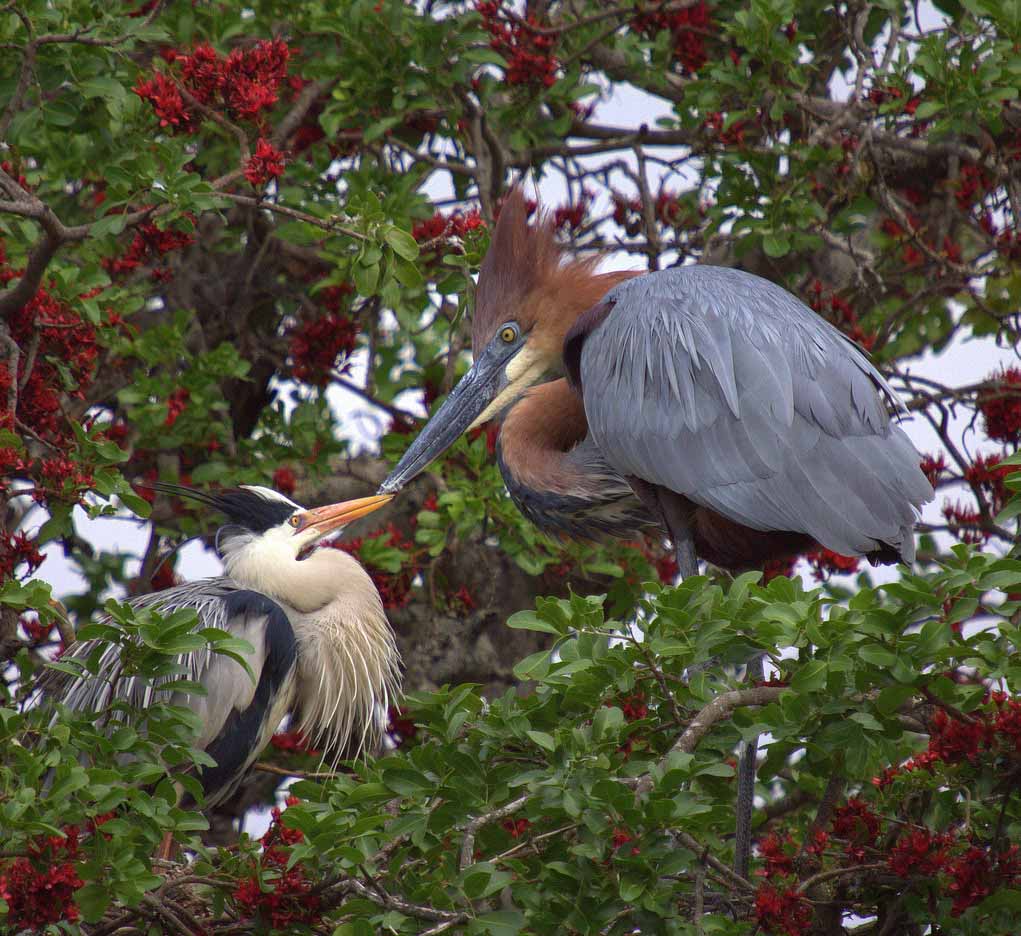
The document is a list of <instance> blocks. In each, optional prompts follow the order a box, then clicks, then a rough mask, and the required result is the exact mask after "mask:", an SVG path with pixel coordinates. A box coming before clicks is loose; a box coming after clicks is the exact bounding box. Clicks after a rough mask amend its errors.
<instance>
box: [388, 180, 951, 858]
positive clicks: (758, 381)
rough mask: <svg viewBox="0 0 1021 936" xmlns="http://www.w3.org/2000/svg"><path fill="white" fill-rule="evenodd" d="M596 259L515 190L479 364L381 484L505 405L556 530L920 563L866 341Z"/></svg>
mask: <svg viewBox="0 0 1021 936" xmlns="http://www.w3.org/2000/svg"><path fill="white" fill-rule="evenodd" d="M597 262H598V258H596V259H592V258H587V259H574V258H570V257H567V256H565V254H564V253H563V251H562V250H561V248H560V247H559V246H558V244H557V241H556V238H555V229H554V225H553V223H552V221H551V220H550V219H549V218H548V217H547V218H545V219H544V218H542V217H540V219H539V220H538V221H537V223H534V224H529V222H528V213H527V209H526V206H525V201H524V198H523V196H522V195H521V193H520V191H513V192H512V193H511V194H510V195H509V197H508V198H507V200H506V201H505V203H504V205H503V207H502V209H501V212H500V216H499V219H498V221H497V224H496V227H495V229H494V231H493V235H492V240H491V242H490V246H489V250H488V252H487V254H486V256H485V259H484V261H483V263H482V268H481V270H480V273H479V280H478V288H477V291H476V305H475V314H474V318H473V321H472V352H473V357H474V363H473V364H472V367H471V368H470V370H469V371H468V372H467V373H466V374H465V376H464V377H463V378H462V379H461V380H460V381H459V383H458V384H457V385H456V386H455V387H454V389H453V391H452V392H451V393H450V395H449V397H448V398H447V400H446V401H445V402H444V404H443V405H442V406H441V407H440V409H439V410H438V411H437V412H436V413H435V414H434V415H433V416H432V418H431V419H430V420H429V422H428V423H427V425H426V426H425V428H424V429H423V430H422V432H421V433H420V434H419V435H418V437H417V438H416V439H415V440H414V442H413V443H412V444H411V446H410V448H409V449H408V450H407V452H406V453H405V454H404V456H403V458H401V460H400V462H399V463H398V464H397V466H396V467H395V468H394V469H393V471H392V472H391V473H390V475H389V476H388V477H387V478H386V480H385V481H384V482H383V485H382V487H381V488H380V491H381V492H384V493H396V492H397V491H399V490H400V489H401V488H402V487H403V486H404V485H405V484H407V483H408V482H409V481H411V480H412V479H413V478H414V477H416V476H417V475H418V474H419V473H420V472H421V471H423V470H424V469H425V468H426V467H427V466H428V465H429V464H430V462H432V461H433V460H434V459H435V458H437V457H438V456H439V455H440V454H442V453H443V452H444V451H445V450H446V449H447V448H448V447H449V446H451V445H452V444H453V443H454V441H455V440H456V439H457V438H458V437H459V436H460V435H461V434H462V433H464V432H465V431H467V430H469V429H472V428H474V427H476V426H479V425H481V424H483V423H485V422H487V421H489V420H492V419H495V420H498V421H499V422H500V432H499V436H498V439H497V455H498V461H499V466H500V470H501V472H502V474H503V477H504V481H505V483H506V486H507V490H508V493H509V494H510V497H511V498H512V499H513V501H514V502H515V503H516V504H517V506H518V507H519V509H520V510H521V511H522V513H524V514H525V515H526V516H527V517H528V518H529V519H531V520H532V521H533V522H534V523H535V524H536V525H538V526H539V527H540V528H542V529H543V530H546V531H548V532H551V533H557V534H567V535H570V536H577V537H585V538H592V537H596V536H599V535H601V534H609V535H614V536H621V537H626V538H631V537H633V536H634V535H635V534H636V533H637V532H640V531H642V530H646V529H655V528H656V527H659V528H660V529H661V530H662V531H663V532H664V533H665V534H666V535H667V536H668V537H669V538H670V540H671V541H672V543H673V547H674V549H675V551H676V556H677V562H678V566H679V569H680V574H681V576H691V575H695V574H697V572H698V562H699V559H703V560H707V561H709V562H711V563H713V564H715V565H716V566H719V567H722V568H724V569H728V570H738V569H746V568H754V567H757V566H761V565H762V564H763V563H764V562H766V561H767V560H772V559H780V558H786V557H791V556H794V555H796V554H798V553H800V552H803V551H805V550H807V549H810V548H813V547H814V546H816V545H821V546H824V547H826V548H828V549H831V550H833V551H835V552H838V553H841V554H844V555H864V556H867V557H868V558H869V559H870V560H871V561H873V562H882V563H890V562H897V561H900V560H903V561H905V562H909V563H910V562H911V561H912V560H913V559H914V555H915V546H914V534H913V528H914V524H915V521H916V519H917V516H918V510H919V508H920V507H921V505H922V504H924V503H926V502H927V501H929V500H931V499H932V496H933V491H932V487H931V485H930V484H929V482H928V481H927V480H926V478H925V476H924V475H923V474H922V472H921V470H920V468H919V462H920V458H919V455H918V452H917V451H916V450H915V448H914V446H913V445H912V443H911V441H910V440H909V439H908V437H907V435H906V434H905V433H904V432H903V430H902V429H901V428H900V427H899V426H898V425H897V423H896V421H895V420H894V419H892V418H891V412H890V411H891V410H892V411H894V412H896V411H897V409H898V408H899V406H900V404H899V402H898V400H897V398H896V395H895V393H894V391H893V389H892V388H891V387H890V385H889V384H888V383H887V381H886V380H885V379H884V378H883V376H882V375H881V374H880V373H879V371H877V370H876V368H875V367H874V366H873V365H872V364H871V363H870V361H869V360H868V358H867V357H866V356H865V354H864V353H863V352H862V351H861V350H860V349H859V348H858V347H857V346H856V345H855V344H854V343H853V342H852V341H851V340H850V339H849V338H847V337H846V336H845V335H844V334H843V333H841V332H840V331H838V330H837V329H836V328H834V327H833V326H832V325H830V324H829V323H828V322H826V321H825V320H824V319H822V318H820V317H819V316H818V315H816V314H815V313H814V312H813V311H812V310H811V309H809V308H808V307H807V306H806V305H804V303H802V302H800V301H799V300H798V299H796V298H795V297H794V296H793V295H791V294H790V293H789V292H787V291H786V290H785V289H783V288H781V287H780V286H777V285H776V284H774V283H772V282H769V281H768V280H765V279H762V278H760V277H758V276H754V275H752V274H750V273H745V272H742V271H740V270H735V269H729V268H724V267H714V266H702V265H695V266H683V267H674V268H671V269H667V270H662V271H658V272H652V273H644V274H640V273H636V272H615V273H603V274H599V273H597V272H596V269H595V267H596V264H597ZM747 760H748V757H747V752H746V757H745V761H747ZM751 760H752V764H754V747H752V748H751ZM745 785H746V787H747V780H745ZM742 795H743V796H744V797H745V800H746V801H747V802H746V804H745V806H744V807H741V806H740V805H739V810H738V812H739V820H740V817H741V812H742V808H744V809H746V810H747V812H748V814H749V816H750V802H751V792H750V791H749V790H747V789H745V792H744V793H743V794H742ZM745 821H746V822H747V821H748V820H745ZM742 837H743V838H744V839H745V841H744V842H743V843H742V842H739V844H738V852H739V855H738V859H737V864H738V867H739V869H740V870H745V868H746V866H747V849H748V845H747V837H748V832H747V829H745V830H740V829H739V838H742ZM742 851H743V852H744V856H743V857H742V855H741V852H742ZM742 864H743V865H744V868H742Z"/></svg>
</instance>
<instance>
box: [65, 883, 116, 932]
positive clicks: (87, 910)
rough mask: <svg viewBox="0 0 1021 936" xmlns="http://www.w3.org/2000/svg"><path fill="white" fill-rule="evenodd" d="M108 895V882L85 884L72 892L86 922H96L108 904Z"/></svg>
mask: <svg viewBox="0 0 1021 936" xmlns="http://www.w3.org/2000/svg"><path fill="white" fill-rule="evenodd" d="M110 897H111V893H110V886H109V885H108V884H86V885H85V886H84V887H80V888H78V890H76V891H75V893H74V901H75V903H76V904H78V909H79V910H80V911H81V914H82V919H83V920H84V921H85V922H86V923H98V922H99V921H100V919H102V916H103V914H104V913H106V908H107V907H109V906H110Z"/></svg>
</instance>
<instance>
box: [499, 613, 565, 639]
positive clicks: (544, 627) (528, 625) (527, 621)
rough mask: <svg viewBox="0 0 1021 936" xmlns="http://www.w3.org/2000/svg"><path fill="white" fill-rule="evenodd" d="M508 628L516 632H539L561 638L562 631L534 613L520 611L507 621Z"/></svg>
mask: <svg viewBox="0 0 1021 936" xmlns="http://www.w3.org/2000/svg"><path fill="white" fill-rule="evenodd" d="M507 626H508V627H512V628H514V629H515V630H529V631H539V632H540V633H543V634H553V635H554V636H555V637H559V636H560V634H561V631H559V630H557V628H555V627H554V626H553V625H552V624H550V623H549V622H548V621H544V620H543V619H542V618H540V617H539V615H537V614H536V613H535V612H534V611H518V612H517V613H516V614H512V615H511V616H510V617H509V618H508V619H507Z"/></svg>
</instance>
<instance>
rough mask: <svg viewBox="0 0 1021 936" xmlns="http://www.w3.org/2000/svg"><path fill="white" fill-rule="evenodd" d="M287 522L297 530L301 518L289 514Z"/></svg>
mask: <svg viewBox="0 0 1021 936" xmlns="http://www.w3.org/2000/svg"><path fill="white" fill-rule="evenodd" d="M287 522H288V523H289V524H290V525H291V526H292V527H294V528H295V529H298V527H300V526H301V517H299V516H298V515H297V514H291V516H290V517H288V518H287Z"/></svg>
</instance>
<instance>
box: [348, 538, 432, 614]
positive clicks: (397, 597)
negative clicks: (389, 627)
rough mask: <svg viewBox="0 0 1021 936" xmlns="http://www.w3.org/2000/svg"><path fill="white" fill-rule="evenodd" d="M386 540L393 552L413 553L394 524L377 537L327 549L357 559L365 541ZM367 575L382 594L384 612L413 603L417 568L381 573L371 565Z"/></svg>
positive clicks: (350, 541) (413, 566) (405, 567)
mask: <svg viewBox="0 0 1021 936" xmlns="http://www.w3.org/2000/svg"><path fill="white" fill-rule="evenodd" d="M384 538H385V544H386V545H387V546H391V547H393V548H394V549H399V550H401V551H403V552H407V553H411V552H412V551H413V550H414V544H413V543H411V542H409V541H408V540H406V539H405V538H404V537H403V536H402V535H401V532H400V530H398V529H397V527H396V526H394V525H393V523H388V524H387V525H386V526H385V527H384V528H383V529H380V530H376V531H375V532H374V533H369V534H367V535H366V536H364V537H361V536H356V537H353V538H352V539H348V540H342V541H336V540H335V541H333V542H331V543H329V544H328V545H329V546H330V547H332V548H334V549H340V550H342V551H343V552H346V553H350V554H351V555H352V556H358V555H359V553H360V550H361V548H362V543H364V542H365V540H367V539H369V540H379V539H384ZM367 571H368V573H369V576H370V578H371V579H372V582H373V584H374V585H375V586H376V589H377V590H378V591H379V596H380V598H382V600H383V607H385V608H403V607H405V606H406V605H407V604H408V602H409V601H411V589H412V585H413V583H414V578H415V576H416V575H417V574H418V571H419V570H418V566H417V565H415V564H414V563H413V562H412V563H410V564H406V565H404V566H402V568H401V570H400V571H399V572H384V571H382V570H380V569H376V568H374V567H373V566H372V565H371V563H369V564H368V566H367Z"/></svg>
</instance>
